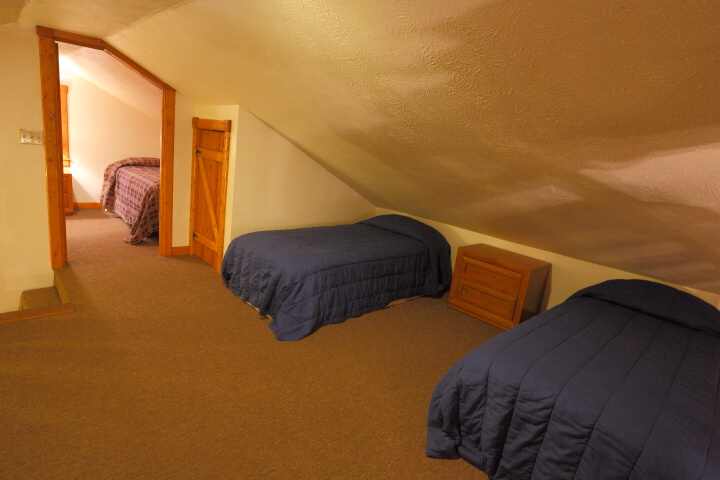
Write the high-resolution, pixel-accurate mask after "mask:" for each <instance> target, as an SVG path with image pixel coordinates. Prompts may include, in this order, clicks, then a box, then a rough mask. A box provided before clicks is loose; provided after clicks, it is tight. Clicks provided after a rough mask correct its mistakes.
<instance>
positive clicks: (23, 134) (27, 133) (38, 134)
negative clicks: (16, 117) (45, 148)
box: [18, 128, 43, 145]
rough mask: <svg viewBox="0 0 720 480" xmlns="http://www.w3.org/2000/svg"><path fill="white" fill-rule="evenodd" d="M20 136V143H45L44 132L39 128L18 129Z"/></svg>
mask: <svg viewBox="0 0 720 480" xmlns="http://www.w3.org/2000/svg"><path fill="white" fill-rule="evenodd" d="M18 137H19V138H20V143H26V144H29V145H42V144H43V132H42V131H37V130H25V129H23V128H21V129H20V130H18Z"/></svg>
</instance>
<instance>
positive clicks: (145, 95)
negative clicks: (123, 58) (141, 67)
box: [58, 43, 162, 122]
mask: <svg viewBox="0 0 720 480" xmlns="http://www.w3.org/2000/svg"><path fill="white" fill-rule="evenodd" d="M58 53H59V55H60V81H61V82H63V76H64V75H65V74H66V73H69V72H68V71H70V72H72V73H75V74H77V75H80V76H81V77H83V78H85V79H86V80H88V81H89V82H91V83H93V84H94V85H96V86H97V87H99V88H101V89H103V90H105V91H106V92H107V93H109V94H110V95H112V96H114V97H115V98H117V99H119V100H120V101H121V102H123V103H125V104H127V105H129V106H131V107H133V108H134V109H135V110H137V111H139V112H142V113H144V114H145V115H147V116H148V117H150V118H152V119H154V120H157V121H158V122H159V121H160V120H161V116H162V115H161V113H162V90H160V89H159V88H158V87H156V86H155V85H153V84H152V83H150V82H148V81H147V80H146V79H145V78H143V77H142V76H141V75H140V74H139V73H137V72H136V71H135V70H133V69H131V68H130V67H128V66H127V65H125V64H124V63H122V62H120V61H118V60H117V59H115V58H113V57H112V56H110V55H109V54H108V53H106V52H104V51H101V50H95V49H92V48H85V47H78V46H76V45H71V44H69V43H59V44H58ZM70 91H71V92H72V86H70Z"/></svg>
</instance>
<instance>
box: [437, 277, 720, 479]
mask: <svg viewBox="0 0 720 480" xmlns="http://www.w3.org/2000/svg"><path fill="white" fill-rule="evenodd" d="M719 388H720V312H719V311H718V310H717V309H716V308H714V307H713V306H711V305H709V304H707V303H705V302H703V301H702V300H700V299H698V298H696V297H693V296H691V295H689V294H687V293H684V292H680V291H678V290H675V289H673V288H670V287H667V286H664V285H660V284H656V283H652V282H646V281H641V280H613V281H609V282H604V283H602V284H599V285H596V286H594V287H589V288H587V289H584V290H581V291H580V292H578V293H576V294H575V295H573V296H572V297H571V298H570V299H568V300H567V301H565V302H564V303H562V304H561V305H558V306H557V307H555V308H553V309H551V310H548V311H547V312H545V313H544V314H541V315H538V316H536V317H535V318H533V319H531V320H529V321H527V322H525V323H522V324H520V325H519V326H517V327H515V328H513V329H511V330H509V331H508V332H505V333H503V334H501V335H499V336H497V337H495V338H493V339H492V340H490V341H489V342H486V343H485V344H483V345H482V346H480V347H479V348H477V349H476V350H474V351H472V352H471V353H469V354H468V355H467V356H466V357H465V358H463V359H462V360H461V361H460V362H458V363H457V364H456V365H455V366H454V367H452V369H451V370H450V371H449V372H448V373H447V375H446V376H445V377H444V378H443V379H442V380H441V381H440V382H439V383H438V385H437V387H436V389H435V392H434V394H433V396H432V400H431V405H430V414H429V420H428V443H427V455H428V456H431V457H437V458H448V459H452V458H458V457H462V458H464V459H465V460H467V461H468V462H470V463H471V464H473V465H475V466H476V467H477V468H479V469H481V470H483V471H485V472H486V473H487V474H488V476H489V477H490V479H492V480H504V479H513V480H530V479H532V480H543V479H547V480H564V479H568V480H569V479H575V480H603V479H615V480H617V479H638V480H639V479H644V480H690V479H692V480H711V479H719V478H720V391H719Z"/></svg>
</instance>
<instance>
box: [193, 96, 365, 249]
mask: <svg viewBox="0 0 720 480" xmlns="http://www.w3.org/2000/svg"><path fill="white" fill-rule="evenodd" d="M196 112H197V115H198V116H199V117H201V118H210V119H216V120H232V134H231V141H230V165H229V168H228V204H227V214H226V230H225V232H226V233H225V246H226V247H227V244H228V243H229V242H230V240H232V239H233V238H235V237H236V236H238V235H241V234H243V233H248V232H253V231H257V230H270V229H282V228H299V227H306V226H314V225H329V224H336V223H345V222H352V221H355V220H358V219H360V218H363V217H367V216H369V215H370V214H371V213H372V212H373V211H374V209H375V206H374V205H373V204H371V203H370V202H368V201H367V200H366V199H365V198H363V197H362V196H361V195H359V194H358V193H357V192H355V191H354V190H352V189H351V188H350V187H348V186H347V185H346V184H345V183H343V182H342V181H340V180H339V179H338V178H337V177H335V176H334V175H333V174H331V173H330V172H328V171H327V170H326V169H325V168H323V167H321V166H320V165H319V164H318V163H317V162H315V161H314V160H313V159H312V158H310V157H309V156H307V155H306V154H305V153H303V152H302V151H300V150H299V149H298V148H297V147H296V146H294V145H293V144H292V143H290V142H289V141H287V140H286V139H285V138H283V137H282V136H280V135H279V134H278V133H277V132H276V131H275V130H273V129H272V128H270V127H268V126H267V125H266V124H265V123H263V122H262V121H260V120H258V119H257V118H256V117H255V116H254V115H252V114H251V113H249V112H248V111H246V110H244V109H243V108H241V107H239V106H237V105H220V106H217V105H215V106H208V105H202V106H198V108H197V110H196Z"/></svg>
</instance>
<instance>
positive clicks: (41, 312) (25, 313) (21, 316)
mask: <svg viewBox="0 0 720 480" xmlns="http://www.w3.org/2000/svg"><path fill="white" fill-rule="evenodd" d="M73 311H75V307H74V306H73V305H72V304H71V303H61V304H60V305H51V306H49V307H38V308H28V309H27V310H15V311H13V312H6V313H0V323H5V322H14V321H16V320H29V319H31V318H38V317H48V316H50V315H59V314H61V313H70V312H73Z"/></svg>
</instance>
